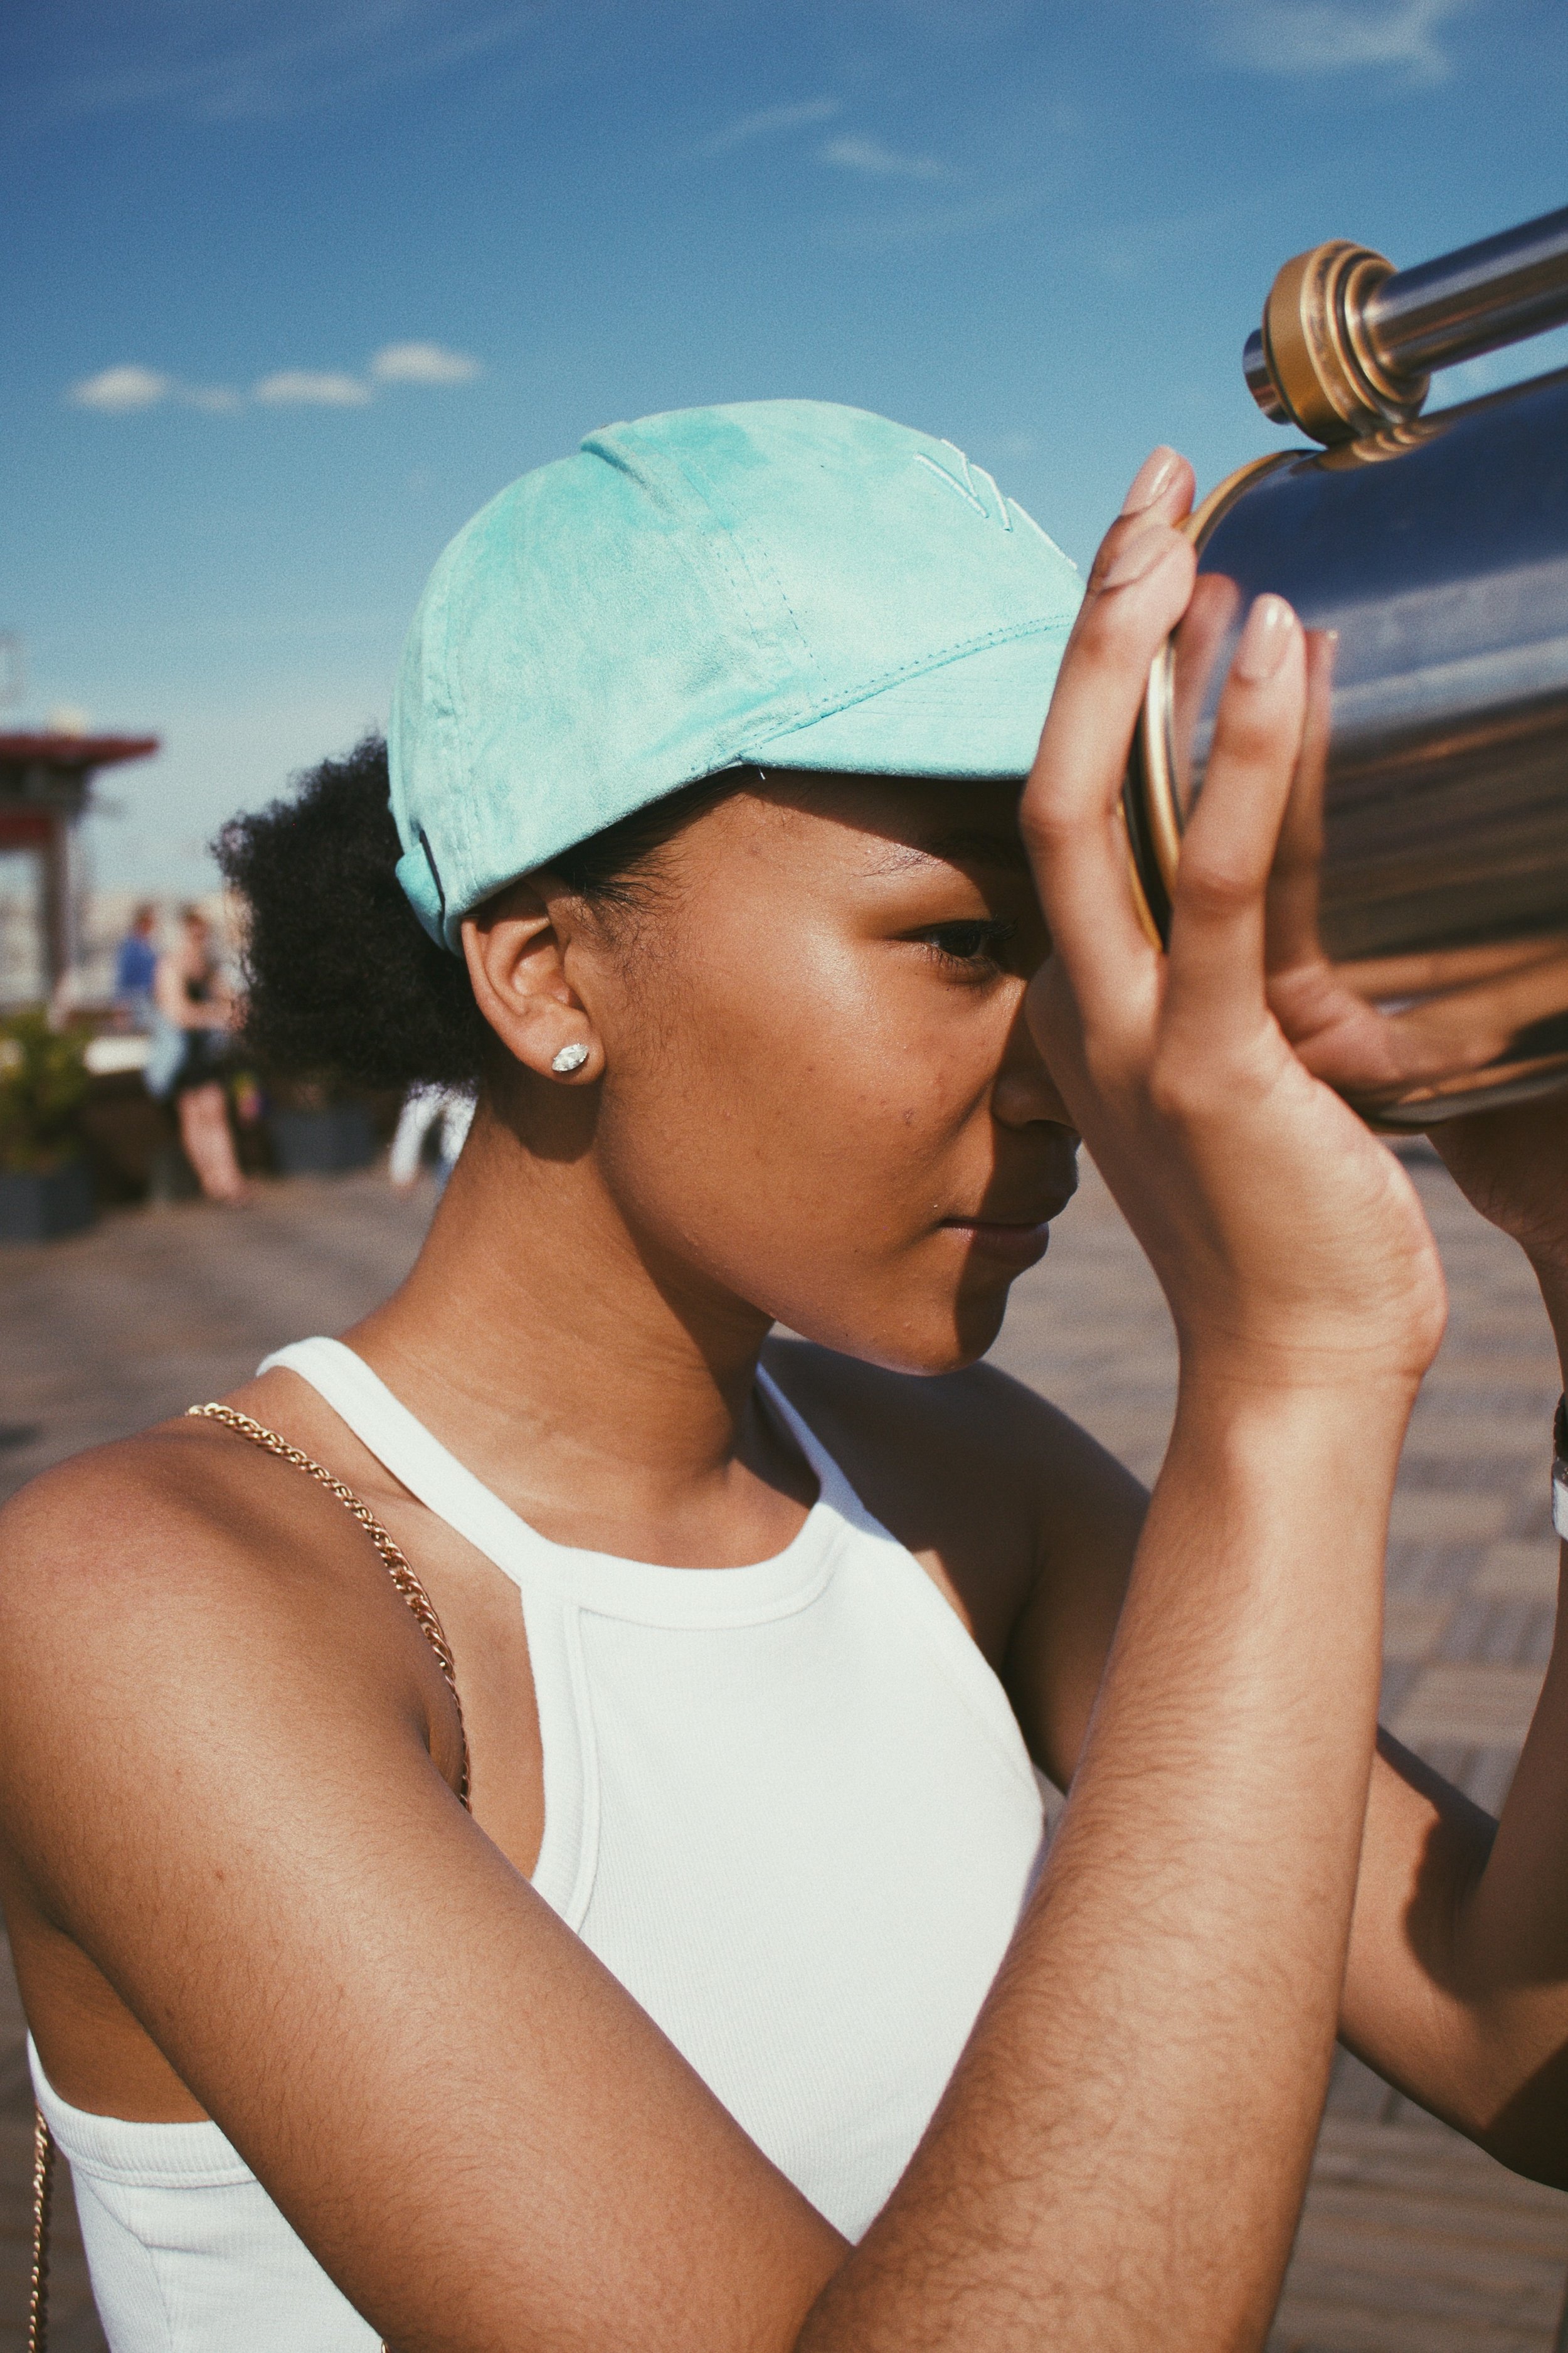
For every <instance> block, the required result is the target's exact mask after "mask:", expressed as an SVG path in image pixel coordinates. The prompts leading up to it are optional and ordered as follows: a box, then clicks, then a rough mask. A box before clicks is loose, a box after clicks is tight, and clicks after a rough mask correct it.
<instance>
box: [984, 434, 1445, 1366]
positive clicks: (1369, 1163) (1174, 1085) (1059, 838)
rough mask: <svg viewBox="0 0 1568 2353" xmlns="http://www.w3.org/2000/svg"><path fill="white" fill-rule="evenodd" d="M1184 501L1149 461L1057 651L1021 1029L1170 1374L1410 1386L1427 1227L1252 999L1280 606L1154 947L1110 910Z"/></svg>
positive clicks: (1285, 762) (1279, 790) (1385, 1159)
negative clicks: (1153, 1314)
mask: <svg viewBox="0 0 1568 2353" xmlns="http://www.w3.org/2000/svg"><path fill="white" fill-rule="evenodd" d="M1192 488H1193V477H1192V470H1191V469H1190V468H1189V467H1188V466H1187V465H1186V463H1185V461H1184V460H1183V459H1177V458H1176V457H1175V456H1174V454H1173V453H1172V452H1169V451H1165V452H1159V451H1157V452H1156V453H1155V457H1154V459H1151V460H1150V461H1149V465H1148V466H1146V467H1145V469H1144V470H1143V472H1142V474H1141V475H1140V477H1139V480H1138V481H1137V482H1135V483H1134V485H1133V489H1132V491H1131V492H1130V493H1129V499H1128V505H1127V509H1126V510H1125V511H1124V512H1123V514H1122V516H1121V519H1120V520H1119V521H1118V522H1116V523H1115V524H1114V525H1113V526H1112V528H1111V530H1110V533H1109V534H1108V536H1107V538H1106V540H1105V543H1104V544H1103V546H1102V547H1101V549H1100V554H1099V556H1098V558H1097V559H1096V562H1095V565H1094V569H1093V572H1092V573H1091V575H1090V577H1089V590H1088V594H1087V596H1086V598H1085V601H1084V606H1083V609H1082V611H1081V612H1080V614H1079V619H1078V623H1077V626H1076V627H1075V628H1074V631H1073V635H1072V639H1071V642H1070V644H1069V646H1068V651H1067V654H1066V656H1065V658H1064V660H1063V663H1062V669H1061V674H1060V677H1059V679H1058V683H1057V689H1056V693H1055V696H1054V698H1053V700H1052V703H1051V708H1050V713H1049V716H1048V718H1047V723H1046V728H1045V733H1044V734H1043V736H1042V738H1041V741H1040V750H1039V755H1038V758H1037V761H1036V764H1035V768H1034V773H1033V775H1032V776H1031V777H1030V779H1029V784H1028V786H1027V789H1026V793H1025V796H1024V803H1023V810H1022V823H1023V828H1024V835H1025V839H1026V843H1027V845H1028V849H1029V851H1030V855H1031V858H1032V860H1033V862H1034V867H1035V874H1036V880H1037V884H1038V888H1039V892H1040V899H1041V903H1042V906H1043V907H1044V910H1045V913H1046V918H1047V923H1048V924H1049V926H1050V931H1051V936H1052V939H1053V942H1054V952H1053V954H1052V955H1051V956H1050V958H1049V959H1048V960H1047V963H1046V965H1044V966H1043V967H1042V969H1041V971H1040V973H1039V974H1038V976H1037V978H1036V980H1035V982H1034V983H1033V985H1032V987H1031V990H1030V996H1029V1018H1030V1021H1031V1024H1032V1026H1033V1028H1034V1030H1035V1034H1036V1037H1037V1040H1038V1042H1039V1045H1040V1048H1041V1050H1042V1052H1043V1053H1044V1054H1045V1056H1046V1058H1047V1061H1048V1063H1049V1065H1050V1069H1051V1073H1052V1076H1053V1077H1054V1079H1055V1080H1056V1082H1057V1085H1058V1088H1059V1090H1060V1092H1061V1093H1062V1095H1063V1096H1064V1098H1065V1099H1066V1102H1067V1104H1068V1109H1069V1111H1070V1112H1071V1113H1072V1116H1073V1119H1074V1122H1075V1124H1076V1125H1077V1126H1078V1127H1079V1130H1080V1132H1081V1134H1083V1137H1084V1140H1085V1142H1086V1143H1087V1144H1088V1145H1089V1150H1090V1152H1091V1153H1092V1154H1093V1155H1094V1158H1095V1160H1096V1162H1097V1163H1098V1165H1099V1166H1100V1170H1101V1173H1102V1174H1103V1176H1105V1179H1106V1182H1107V1183H1108V1184H1109V1186H1110V1189H1111V1191H1112V1192H1113V1193H1114V1195H1115V1196H1116V1198H1117V1199H1118V1201H1119V1202H1120V1204H1121V1208H1122V1210H1123V1212H1124V1213H1125V1215H1126V1217H1127V1219H1128V1221H1129V1223H1130V1224H1131V1227H1132V1229H1133V1230H1134V1232H1135V1233H1136V1234H1137V1236H1138V1238H1139V1240H1140V1241H1141V1242H1142V1246H1143V1248H1144V1250H1146V1251H1147V1253H1148V1255H1149V1258H1150V1260H1151V1261H1152V1265H1153V1267H1154V1271H1155V1272H1156V1273H1157V1275H1158V1276H1159V1278H1160V1281H1161V1282H1162V1284H1163V1288H1164V1291H1165V1294H1166V1297H1167V1299H1168V1300H1169V1302H1170V1304H1171V1310H1172V1314H1173V1317H1174V1319H1175V1324H1176V1331H1177V1335H1178V1339H1179V1341H1180V1343H1181V1347H1182V1356H1183V1366H1184V1377H1185V1376H1186V1375H1187V1374H1189V1373H1190V1372H1191V1371H1192V1370H1194V1368H1197V1367H1203V1368H1205V1369H1208V1370H1211V1371H1213V1372H1215V1373H1216V1374H1218V1375H1219V1376H1220V1377H1225V1378H1230V1379H1241V1380H1244V1381H1247V1382H1250V1383H1259V1382H1261V1383H1265V1384H1269V1385H1275V1386H1280V1387H1286V1388H1298V1387H1302V1386H1320V1385H1321V1384H1324V1383H1328V1384H1331V1385H1337V1386H1344V1385H1347V1384H1348V1385H1352V1386H1361V1385H1364V1384H1368V1383H1371V1384H1373V1385H1376V1384H1388V1385H1391V1386H1392V1387H1393V1388H1396V1389H1400V1390H1403V1391H1406V1392H1413V1390H1414V1388H1415V1383H1416V1382H1417V1381H1418V1380H1419V1379H1420V1377H1421V1375H1422V1373H1423V1372H1424V1371H1425V1370H1426V1366H1427V1365H1428V1364H1429V1363H1430V1361H1431V1358H1432V1356H1434V1354H1435V1353H1436V1346H1437V1343H1438V1340H1439V1339H1440V1337H1441V1335H1442V1329H1443V1323H1444V1317H1445V1313H1446V1301H1445V1293H1444V1286H1443V1277H1442V1271H1441V1267H1440V1265H1439V1262H1438V1259H1437V1253H1436V1246H1435V1244H1434V1243H1433V1240H1432V1237H1431V1233H1430V1230H1429V1229H1428V1228H1427V1225H1426V1219H1425V1217H1424V1216H1423V1214H1422V1211H1421V1208H1420V1204H1419V1202H1418V1200H1417V1198H1416V1197H1415V1191H1414V1189H1413V1187H1411V1185H1410V1182H1409V1180H1408V1178H1407V1177H1406V1176H1405V1172H1404V1170H1403V1169H1402V1168H1401V1167H1400V1166H1399V1164H1398V1162H1397V1161H1396V1160H1395V1159H1394V1156H1393V1155H1392V1154H1391V1153H1389V1152H1388V1151H1386V1150H1385V1149H1384V1146H1383V1145H1380V1144H1379V1143H1377V1141H1376V1140H1375V1139H1374V1138H1373V1136H1372V1135H1371V1134H1369V1133H1368V1131H1367V1130H1366V1128H1365V1127H1364V1126H1363V1124H1362V1123H1361V1121H1360V1120H1359V1119H1358V1118H1357V1117H1356V1115H1355V1114H1354V1113H1353V1112H1352V1111H1351V1110H1350V1109H1349V1108H1348V1106H1347V1105H1346V1104H1345V1103H1342V1101H1341V1100H1340V1098H1339V1097H1338V1096H1337V1095H1336V1094H1334V1093H1333V1092H1331V1089H1330V1088H1329V1087H1327V1086H1326V1085H1324V1084H1323V1083H1322V1082H1321V1081H1320V1080H1318V1079H1316V1078H1314V1077H1312V1076H1311V1075H1310V1072H1309V1071H1307V1070H1306V1069H1305V1068H1304V1066H1303V1064H1302V1063H1301V1061H1300V1060H1299V1059H1298V1058H1297V1056H1296V1055H1295V1053H1294V1052H1293V1051H1292V1050H1291V1048H1290V1046H1289V1044H1288V1042H1287V1040H1286V1039H1285V1036H1284V1034H1283V1032H1282V1031H1281V1029H1280V1028H1279V1023H1278V1022H1277V1021H1276V1019H1275V1018H1274V1016H1273V1014H1272V1013H1271V1012H1270V1010H1269V1008H1268V1001H1267V997H1266V991H1265V972H1264V929H1265V898H1266V890H1267V884H1268V875H1269V870H1270V867H1271V864H1272V862H1273V858H1274V851H1275V846H1276V842H1277V839H1278V837H1279V828H1280V825H1281V821H1282V819H1283V817H1284V812H1285V808H1286V805H1287V801H1288V799H1289V793H1290V786H1291V778H1292V775H1293V773H1294V770H1295V766H1296V763H1297V759H1298V756H1299V754H1300V746H1301V741H1302V733H1303V727H1304V723H1305V714H1306V659H1305V647H1304V641H1303V637H1302V632H1301V628H1300V624H1299V622H1298V621H1297V619H1296V617H1295V615H1294V614H1293V613H1292V612H1291V610H1290V608H1289V606H1287V605H1286V604H1285V603H1284V602H1283V600H1282V599H1280V598H1279V597H1275V596H1264V597H1260V598H1259V599H1258V602H1257V603H1256V604H1255V605H1254V607H1253V608H1252V612H1251V615H1250V617H1249V619H1248V621H1247V626H1246V628H1245V630H1244V633H1243V636H1242V638H1241V641H1240V644H1239V646H1238V648H1237V655H1236V659H1235V661H1234V663H1233V665H1232V670H1231V675H1230V678H1229V680H1228V681H1227V683H1226V689H1225V692H1224V695H1223V697H1222V700H1221V702H1220V707H1219V712H1218V717H1217V722H1216V727H1215V738H1214V746H1213V750H1212V753H1211V754H1210V758H1209V763H1208V768H1207V773H1206V777H1205V785H1204V790H1203V794H1202V797H1201V798H1200V800H1199V803H1198V806H1197V808H1196V810H1195V812H1194V816H1193V818H1192V821H1191V823H1190V825H1189V826H1188V828H1187V831H1186V835H1185V838H1184V842H1183V848H1182V858H1181V866H1180V871H1179V874H1178V878H1177V881H1176V887H1175V892H1174V895H1173V920H1172V926H1171V944H1170V953H1169V955H1161V954H1160V953H1159V952H1158V951H1157V950H1156V949H1155V948H1154V947H1153V946H1152V944H1150V941H1149V939H1148V937H1147V935H1146V934H1145V932H1144V930H1143V928H1142V924H1141V923H1140V921H1139V918H1138V915H1137V913H1136V910H1135V906H1134V902H1133V897H1132V891H1131V882H1130V877H1129V870H1128V855H1127V843H1126V837H1125V832H1124V829H1123V826H1122V823H1121V783H1122V778H1123V776H1124V773H1125V769H1126V764H1127V756H1128V751H1129V747H1130V745H1131V737H1132V732H1133V728H1134V725H1135V723H1136V721H1137V717H1138V712H1139V707H1140V703H1141V701H1142V693H1143V690H1144V685H1145V682H1146V681H1147V678H1148V673H1149V665H1150V663H1151V661H1152V659H1153V656H1154V654H1155V653H1156V651H1157V650H1158V649H1159V646H1160V644H1161V642H1162V640H1163V638H1164V637H1165V635H1166V633H1167V632H1168V631H1169V630H1170V629H1171V628H1173V626H1174V624H1175V623H1176V622H1177V620H1179V619H1180V617H1181V615H1182V613H1183V611H1184V608H1185V606H1186V603H1187V600H1188V598H1189V596H1190V595H1191V592H1192V586H1193V579H1194V555H1193V551H1192V548H1191V546H1190V544H1189V543H1188V542H1187V540H1186V538H1185V537H1184V534H1183V533H1181V532H1180V531H1179V530H1178V529H1176V527H1175V526H1176V524H1177V523H1178V522H1180V520H1181V518H1182V517H1183V516H1184V514H1185V513H1186V512H1187V509H1188V506H1189V504H1190V501H1191V496H1192ZM1151 491H1152V496H1151V495H1150V493H1151Z"/></svg>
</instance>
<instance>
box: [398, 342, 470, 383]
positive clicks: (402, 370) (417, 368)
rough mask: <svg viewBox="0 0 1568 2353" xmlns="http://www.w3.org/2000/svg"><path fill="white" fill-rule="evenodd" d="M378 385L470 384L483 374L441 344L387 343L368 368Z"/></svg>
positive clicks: (462, 355) (463, 356)
mask: <svg viewBox="0 0 1568 2353" xmlns="http://www.w3.org/2000/svg"><path fill="white" fill-rule="evenodd" d="M370 372H371V375H372V376H373V377H374V380H375V382H376V383H377V384H472V382H473V380H474V378H475V377H476V376H477V375H482V374H483V370H482V369H481V368H480V366H479V362H478V360H476V359H471V358H470V357H469V355H468V353H467V352H449V351H447V349H446V348H445V346H444V345H442V344H440V343H387V344H385V345H384V347H383V349H382V350H380V351H379V352H377V353H376V355H375V357H374V359H373V360H372V362H371V364H370Z"/></svg>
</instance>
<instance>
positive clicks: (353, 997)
mask: <svg viewBox="0 0 1568 2353" xmlns="http://www.w3.org/2000/svg"><path fill="white" fill-rule="evenodd" d="M747 774H748V772H747V771H745V770H743V769H738V768H735V769H729V770H726V771H725V772H724V773H723V774H722V775H721V776H708V777H704V778H703V779H701V780H700V782H699V783H697V784H695V785H688V786H685V787H684V788H683V789H682V790H680V791H679V792H675V793H671V794H668V796H667V797H665V798H664V799H663V800H661V801H657V802H655V803H654V804H653V805H652V806H651V807H648V808H646V809H638V810H637V811H635V812H634V813H633V815H632V816H630V817H628V818H622V819H621V821H620V822H619V824H617V825H612V826H607V827H606V828H605V830H604V831H603V832H602V833H596V834H594V835H593V836H592V837H591V838H590V839H587V840H585V841H581V842H578V843H577V844H576V845H575V846H574V848H573V849H569V850H565V851H563V853H562V855H561V856H560V857H558V858H554V859H552V860H551V866H552V871H554V872H555V873H557V874H558V875H560V877H561V879H562V880H563V881H564V883H565V884H566V886H567V888H568V890H570V891H573V892H576V893H578V894H579V895H580V896H581V897H582V898H584V899H585V900H587V901H588V902H590V903H591V904H595V905H596V906H599V907H601V908H602V909H604V910H605V911H606V912H612V911H614V910H616V909H620V910H627V909H633V908H636V907H637V906H638V905H640V904H642V903H643V902H645V901H646V900H647V896H648V892H649V888H650V885H651V882H652V881H653V879H654V861H655V860H656V858H657V853H658V850H659V849H662V848H663V847H664V845H665V844H666V843H667V842H668V840H669V839H670V838H671V837H672V836H673V835H674V834H675V833H677V832H678V831H679V828H681V826H683V825H684V824H686V823H687V822H688V821H689V819H690V818H693V817H695V816H697V815H699V814H700V812H701V811H702V810H703V809H704V808H708V807H712V806H713V805H714V804H715V803H716V802H717V801H719V800H721V799H722V798H724V797H726V796H727V795H728V794H729V793H731V792H732V791H734V790H735V789H736V787H737V786H740V785H741V784H742V783H743V782H744V781H745V780H746V776H747ZM215 846H216V852H217V859H218V863H219V865H220V866H221V867H222V869H223V872H224V877H225V880H226V881H227V882H228V883H230V884H231V886H232V887H233V888H234V889H235V890H236V891H237V892H238V893H239V894H240V896H241V897H242V898H243V899H244V900H245V902H246V903H247V908H248V910H249V928H248V935H247V943H246V951H245V965H246V1003H247V1012H246V1028H245V1036H246V1042H247V1046H248V1047H249V1049H250V1050H251V1052H252V1053H254V1054H255V1055H256V1056H257V1058H258V1060H260V1061H261V1062H263V1063H264V1064H266V1065H267V1066H268V1068H269V1069H272V1070H276V1071H295V1072H300V1073H304V1074H309V1075H311V1076H331V1077H333V1078H337V1079H341V1080H346V1081H348V1082H351V1083H354V1084H357V1085H360V1086H365V1087H386V1088H393V1087H395V1088H399V1089H401V1088H404V1087H408V1086H413V1085H416V1084H419V1083H421V1082H438V1083H441V1084H444V1085H448V1086H464V1085H468V1084H471V1083H472V1082H474V1081H476V1080H477V1079H479V1077H480V1075H481V1074H482V1071H483V1070H484V1066H485V1062H486V1060H487V1058H488V1056H489V1053H490V1052H491V1051H492V1050H493V1049H494V1047H495V1039H494V1038H493V1036H492V1033H491V1031H490V1029H489V1026H488V1024H487V1023H486V1022H485V1020H484V1018H483V1017H482V1015H481V1014H480V1012H479V1007H478V1006H477V1005H476V1004H475V1002H474V994H473V990H472V988H471V987H469V985H468V967H467V966H466V965H465V964H464V962H463V960H462V958H461V957H460V956H455V955H449V954H448V953H447V950H446V949H445V948H442V947H437V944H436V943H435V942H434V941H433V940H432V939H431V938H430V937H429V936H428V934H426V931H425V930H424V928H423V926H422V925H421V923H420V922H419V920H418V918H417V916H416V914H415V913H414V910H413V909H412V907H410V905H409V903H408V902H407V900H406V899H405V897H404V895H403V892H402V889H401V887H400V886H399V883H398V881H397V877H396V874H395V871H394V869H395V866H396V864H397V859H398V855H399V848H400V845H399V842H398V839H397V828H396V827H395V824H394V823H393V819H392V811H391V807H390V805H389V780H388V776H387V766H386V744H385V743H384V740H383V738H382V737H381V736H380V735H376V734H369V735H366V736H365V737H364V738H363V741H362V742H360V743H359V744H355V746H354V748H353V751H352V752H348V753H345V754H343V756H342V758H341V759H335V760H323V761H322V762H321V765H320V766H319V767H315V768H312V769H310V770H308V771H307V772H306V774H305V775H304V776H301V777H300V778H299V779H298V780H297V783H296V787H295V791H294V795H293V797H292V798H291V799H289V800H279V801H274V802H272V803H271V805H270V806H269V807H267V808H264V809H258V810H256V811H255V812H253V813H252V814H251V815H249V816H245V817H237V818H233V819H231V821H230V822H229V824H227V825H226V827H225V828H224V829H223V832H222V833H221V834H220V835H219V837H218V839H217V842H216V845H215Z"/></svg>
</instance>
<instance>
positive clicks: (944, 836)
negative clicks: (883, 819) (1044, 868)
mask: <svg viewBox="0 0 1568 2353" xmlns="http://www.w3.org/2000/svg"><path fill="white" fill-rule="evenodd" d="M937 860H940V861H941V863H942V864H943V865H945V866H963V865H973V866H1005V867H1006V868H1007V869H1008V870H1009V871H1011V872H1013V873H1016V874H1027V873H1029V872H1030V871H1031V870H1030V866H1029V856H1028V852H1027V850H1026V849H1025V848H1024V845H1023V843H1022V842H1021V841H1020V840H1019V839H1018V837H1017V835H1016V834H1006V833H993V832H992V831H990V829H989V828H986V827H984V826H959V827H955V828H953V829H952V831H951V832H948V833H937V834H932V835H931V839H929V840H927V841H923V842H914V841H900V842H892V843H889V848H888V855H887V856H886V858H882V859H879V860H878V861H877V867H878V871H879V872H880V873H883V874H898V873H902V872H905V871H907V870H908V869H909V868H910V867H912V866H923V865H925V864H926V863H927V862H928V861H932V862H934V861H937Z"/></svg>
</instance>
